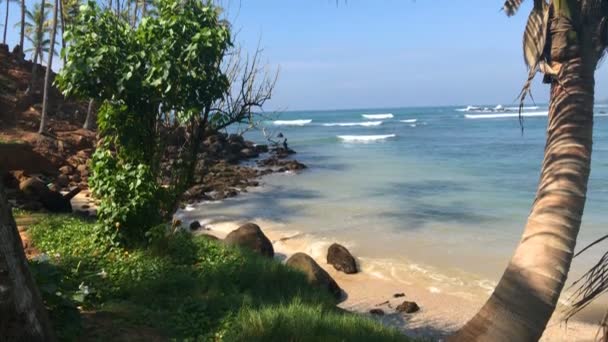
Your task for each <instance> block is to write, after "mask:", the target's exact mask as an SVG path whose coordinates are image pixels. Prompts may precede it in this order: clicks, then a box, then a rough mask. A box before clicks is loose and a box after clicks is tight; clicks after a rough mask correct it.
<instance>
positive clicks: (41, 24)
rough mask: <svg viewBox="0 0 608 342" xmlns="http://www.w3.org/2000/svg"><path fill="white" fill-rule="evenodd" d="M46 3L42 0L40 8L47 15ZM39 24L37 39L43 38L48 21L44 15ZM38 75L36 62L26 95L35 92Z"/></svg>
mask: <svg viewBox="0 0 608 342" xmlns="http://www.w3.org/2000/svg"><path fill="white" fill-rule="evenodd" d="M46 7H47V4H46V1H45V0H41V1H40V8H42V9H43V14H46V13H45V12H46ZM37 19H39V20H38V22H37V26H36V36H37V37H42V36H43V33H42V32H43V29H44V23H45V21H46V15H42V16H41V17H40V18H37ZM34 60H36V51H34ZM37 73H38V64H37V63H35V62H34V65H33V66H32V78H31V79H30V85H29V87H28V88H27V90H26V91H25V93H26V94H29V93H30V92H31V91H33V90H34V89H33V88H34V86H35V85H36V79H37Z"/></svg>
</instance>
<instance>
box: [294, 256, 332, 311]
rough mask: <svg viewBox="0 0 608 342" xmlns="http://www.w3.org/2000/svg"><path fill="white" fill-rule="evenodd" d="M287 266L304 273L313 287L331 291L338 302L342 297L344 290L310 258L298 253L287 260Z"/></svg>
mask: <svg viewBox="0 0 608 342" xmlns="http://www.w3.org/2000/svg"><path fill="white" fill-rule="evenodd" d="M285 264H286V265H287V266H289V267H293V268H295V269H297V270H299V271H302V272H303V273H304V274H305V275H306V278H307V279H308V283H310V284H311V285H313V286H317V287H319V288H322V289H325V290H327V291H329V293H331V294H332V295H333V296H334V297H335V298H336V299H338V300H339V299H340V298H341V297H342V289H340V287H339V286H338V284H337V283H336V281H335V280H334V279H333V278H332V277H331V276H330V275H329V274H328V273H327V272H326V271H325V270H324V269H322V268H321V266H319V264H317V262H316V261H315V260H314V259H313V258H311V257H310V256H308V255H306V254H304V253H296V254H294V255H292V256H291V257H290V258H289V259H287V262H286V263H285Z"/></svg>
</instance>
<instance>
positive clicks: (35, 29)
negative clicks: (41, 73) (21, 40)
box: [15, 3, 51, 63]
mask: <svg viewBox="0 0 608 342" xmlns="http://www.w3.org/2000/svg"><path fill="white" fill-rule="evenodd" d="M49 8H51V5H50V4H46V5H45V10H44V11H43V10H42V8H41V7H40V4H39V3H38V4H35V5H34V7H33V9H32V10H28V9H26V11H25V18H26V20H25V21H20V22H18V23H17V24H16V25H15V26H23V28H24V36H25V39H27V41H28V42H29V43H30V44H31V47H30V48H28V49H26V50H24V52H25V53H28V52H32V53H33V58H32V59H33V61H34V63H38V61H39V60H40V61H42V60H44V54H45V53H49V51H50V46H51V41H50V40H49V39H48V37H47V35H48V34H49V31H50V26H51V22H50V21H49V20H48V19H47V9H49ZM40 23H42V28H40V29H39V25H40Z"/></svg>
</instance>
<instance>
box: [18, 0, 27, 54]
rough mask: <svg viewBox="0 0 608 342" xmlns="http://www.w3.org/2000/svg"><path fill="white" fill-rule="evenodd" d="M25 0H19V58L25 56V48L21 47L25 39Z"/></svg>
mask: <svg viewBox="0 0 608 342" xmlns="http://www.w3.org/2000/svg"><path fill="white" fill-rule="evenodd" d="M25 11H26V7H25V0H21V22H20V23H21V30H20V31H19V49H21V54H20V55H19V58H25V48H24V47H23V44H24V43H25V42H24V39H25Z"/></svg>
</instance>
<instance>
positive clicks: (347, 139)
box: [338, 134, 396, 142]
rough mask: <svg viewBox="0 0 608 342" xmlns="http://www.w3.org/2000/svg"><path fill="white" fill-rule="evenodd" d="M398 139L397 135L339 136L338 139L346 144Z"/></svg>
mask: <svg viewBox="0 0 608 342" xmlns="http://www.w3.org/2000/svg"><path fill="white" fill-rule="evenodd" d="M394 137H396V135H395V134H386V135H339V136H338V139H340V140H343V141H345V142H373V141H380V140H386V139H389V138H394Z"/></svg>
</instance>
